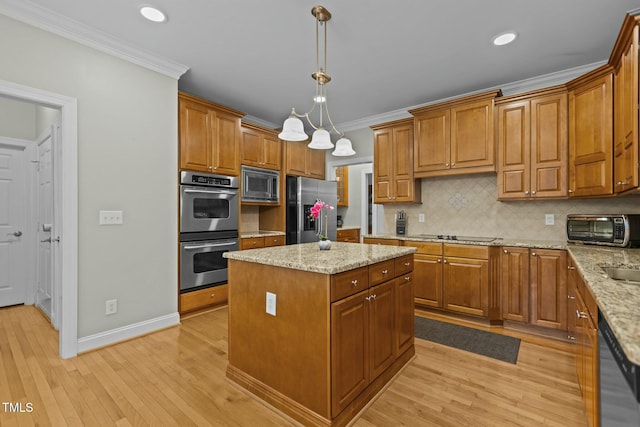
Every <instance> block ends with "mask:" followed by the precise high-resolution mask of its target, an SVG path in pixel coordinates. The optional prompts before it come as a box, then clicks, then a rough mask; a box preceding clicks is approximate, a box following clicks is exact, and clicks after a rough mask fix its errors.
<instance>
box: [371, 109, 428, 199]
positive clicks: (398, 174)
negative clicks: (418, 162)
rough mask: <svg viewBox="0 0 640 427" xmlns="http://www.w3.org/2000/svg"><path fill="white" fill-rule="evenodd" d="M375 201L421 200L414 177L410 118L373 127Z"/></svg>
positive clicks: (418, 183) (418, 184) (411, 123)
mask: <svg viewBox="0 0 640 427" xmlns="http://www.w3.org/2000/svg"><path fill="white" fill-rule="evenodd" d="M371 128H372V129H373V182H374V184H373V185H374V188H375V191H374V195H375V200H374V203H420V198H421V194H420V189H421V186H420V181H416V180H415V179H414V176H413V121H412V120H397V121H395V122H390V123H385V124H381V125H377V126H372V127H371Z"/></svg>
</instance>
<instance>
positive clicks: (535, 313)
mask: <svg viewBox="0 0 640 427" xmlns="http://www.w3.org/2000/svg"><path fill="white" fill-rule="evenodd" d="M530 268H531V271H530V280H531V324H533V325H538V326H544V327H547V328H553V329H559V330H563V331H566V330H567V253H566V252H565V251H561V250H551V249H532V250H531V257H530Z"/></svg>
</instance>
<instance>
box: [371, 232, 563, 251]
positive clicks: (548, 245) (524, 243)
mask: <svg viewBox="0 0 640 427" xmlns="http://www.w3.org/2000/svg"><path fill="white" fill-rule="evenodd" d="M367 237H371V238H374V239H390V240H412V241H419V242H433V243H452V244H463V245H480V246H516V247H523V248H535V249H567V241H566V240H527V239H501V238H495V239H493V240H491V241H487V240H486V239H485V238H477V239H476V238H473V237H471V236H469V237H465V236H459V237H458V238H457V240H450V239H438V238H437V237H433V235H425V234H415V235H411V234H407V235H405V236H398V235H397V234H367V235H365V236H364V238H365V239H366V238H367Z"/></svg>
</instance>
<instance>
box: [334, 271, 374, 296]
mask: <svg viewBox="0 0 640 427" xmlns="http://www.w3.org/2000/svg"><path fill="white" fill-rule="evenodd" d="M368 288H369V268H368V267H360V268H357V269H355V270H349V271H345V272H344V273H339V274H335V275H333V276H331V301H332V302H333V301H337V300H339V299H342V298H345V297H348V296H349V295H353V294H355V293H356V292H360V291H362V290H364V289H368Z"/></svg>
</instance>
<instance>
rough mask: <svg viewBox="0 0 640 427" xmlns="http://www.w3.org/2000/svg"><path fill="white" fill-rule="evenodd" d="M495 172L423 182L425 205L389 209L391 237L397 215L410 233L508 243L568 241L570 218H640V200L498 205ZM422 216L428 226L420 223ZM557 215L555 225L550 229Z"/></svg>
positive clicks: (386, 210) (387, 219) (387, 227)
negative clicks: (398, 213) (401, 213)
mask: <svg viewBox="0 0 640 427" xmlns="http://www.w3.org/2000/svg"><path fill="white" fill-rule="evenodd" d="M497 194H498V190H497V178H496V175H495V174H493V173H490V174H479V175H466V176H458V177H440V178H425V179H423V180H422V204H406V205H385V208H384V221H385V224H384V230H385V233H391V234H394V233H395V213H396V211H398V210H400V209H402V210H404V211H405V212H407V217H408V225H407V234H450V235H458V236H486V237H501V238H506V239H528V240H566V232H565V226H566V218H567V214H573V213H578V214H598V213H640V197H638V196H627V197H620V198H601V199H572V200H524V201H506V202H501V201H498V200H496V198H497ZM418 214H424V216H425V221H424V222H423V223H421V222H418ZM546 214H553V216H554V222H555V224H554V225H545V215H546Z"/></svg>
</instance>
